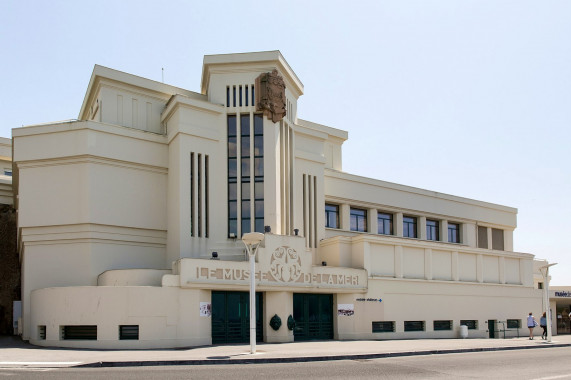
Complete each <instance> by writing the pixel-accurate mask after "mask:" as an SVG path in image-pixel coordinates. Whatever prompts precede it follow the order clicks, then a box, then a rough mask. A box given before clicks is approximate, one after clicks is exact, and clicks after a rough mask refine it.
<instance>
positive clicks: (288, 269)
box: [270, 247, 301, 282]
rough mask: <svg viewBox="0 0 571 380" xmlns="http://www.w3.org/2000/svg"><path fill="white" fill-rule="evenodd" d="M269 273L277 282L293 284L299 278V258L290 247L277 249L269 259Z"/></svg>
mask: <svg viewBox="0 0 571 380" xmlns="http://www.w3.org/2000/svg"><path fill="white" fill-rule="evenodd" d="M270 273H271V274H272V277H273V278H274V279H275V280H276V281H279V282H295V281H297V279H298V278H299V276H301V257H299V254H298V253H297V252H296V251H295V249H293V248H290V247H278V248H277V249H276V250H275V251H274V252H273V253H272V257H271V258H270Z"/></svg>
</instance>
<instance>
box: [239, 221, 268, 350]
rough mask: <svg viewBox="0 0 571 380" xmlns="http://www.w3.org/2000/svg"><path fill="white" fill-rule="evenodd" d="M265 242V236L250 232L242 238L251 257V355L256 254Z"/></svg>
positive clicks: (254, 337) (253, 348)
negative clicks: (263, 241)
mask: <svg viewBox="0 0 571 380" xmlns="http://www.w3.org/2000/svg"><path fill="white" fill-rule="evenodd" d="M262 240H264V234H262V233H259V232H249V233H247V234H244V235H243V236H242V241H243V242H244V245H245V246H246V250H247V251H248V256H249V257H250V354H255V353H256V261H255V258H256V252H257V251H258V246H259V245H260V243H261V242H262Z"/></svg>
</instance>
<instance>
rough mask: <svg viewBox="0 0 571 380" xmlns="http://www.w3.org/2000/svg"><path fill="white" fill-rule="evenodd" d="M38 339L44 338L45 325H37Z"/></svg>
mask: <svg viewBox="0 0 571 380" xmlns="http://www.w3.org/2000/svg"><path fill="white" fill-rule="evenodd" d="M38 340H46V326H45V325H43V326H38Z"/></svg>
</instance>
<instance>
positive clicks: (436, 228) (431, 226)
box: [426, 219, 440, 241]
mask: <svg viewBox="0 0 571 380" xmlns="http://www.w3.org/2000/svg"><path fill="white" fill-rule="evenodd" d="M426 240H431V241H440V221H438V220H436V219H426Z"/></svg>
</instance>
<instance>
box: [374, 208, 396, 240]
mask: <svg viewBox="0 0 571 380" xmlns="http://www.w3.org/2000/svg"><path fill="white" fill-rule="evenodd" d="M377 223H378V233H379V234H381V235H392V234H393V215H392V214H387V213H384V212H379V213H378V214H377Z"/></svg>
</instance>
